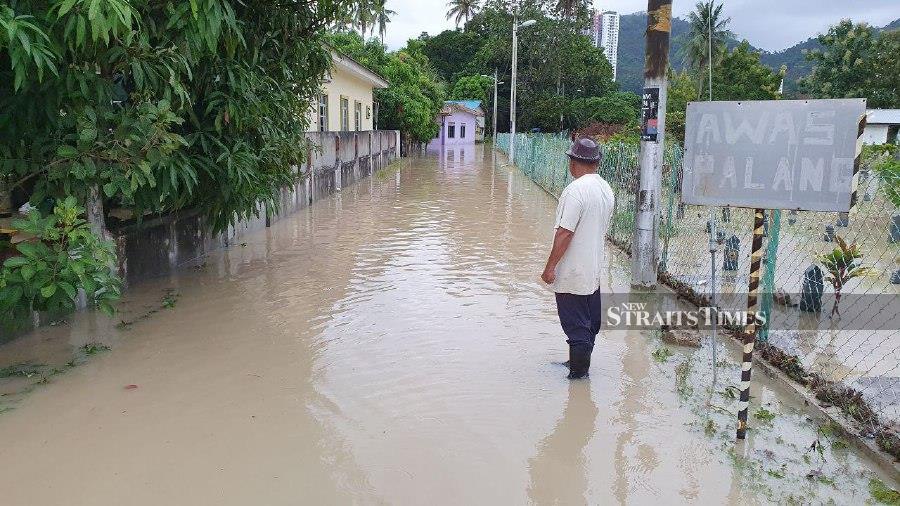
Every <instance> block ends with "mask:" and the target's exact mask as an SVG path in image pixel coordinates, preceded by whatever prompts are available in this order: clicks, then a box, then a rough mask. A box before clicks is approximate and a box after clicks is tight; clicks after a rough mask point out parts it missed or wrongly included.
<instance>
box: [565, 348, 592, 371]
mask: <svg viewBox="0 0 900 506" xmlns="http://www.w3.org/2000/svg"><path fill="white" fill-rule="evenodd" d="M590 367H591V350H590V349H589V348H587V349H586V348H583V347H581V346H570V347H569V379H581V378H586V377H587V375H588V369H590Z"/></svg>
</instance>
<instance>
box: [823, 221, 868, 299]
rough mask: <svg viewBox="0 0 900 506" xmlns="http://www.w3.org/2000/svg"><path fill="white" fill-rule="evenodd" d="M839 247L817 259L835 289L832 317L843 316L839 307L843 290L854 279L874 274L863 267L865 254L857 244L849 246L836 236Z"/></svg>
mask: <svg viewBox="0 0 900 506" xmlns="http://www.w3.org/2000/svg"><path fill="white" fill-rule="evenodd" d="M834 240H835V241H836V242H837V244H838V247H837V248H834V251H832V252H831V253H828V254H826V255H820V256H818V257H816V259H817V260H818V261H819V262H820V263H821V264H822V267H824V268H825V271H826V272H827V273H828V275H827V276H826V278H825V279H826V280H828V282H829V283H831V286H832V287H834V306H832V307H831V316H835V315H837V316H838V317H840V316H841V313H840V310H839V309H838V306H839V305H840V303H841V289H842V288H843V287H844V285H846V284H847V282H848V281H850V280H851V279H853V278H858V277H862V276H866V275H868V274H869V273H871V272H873V269H872V268H871V267H863V266H862V257H863V254H862V252H861V251H860V249H859V245H857V244H856V243H853V244H850V245H849V246H848V245H847V243H846V241H844V239H843V238H841V236H835V237H834Z"/></svg>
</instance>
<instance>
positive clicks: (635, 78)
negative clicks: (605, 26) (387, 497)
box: [616, 12, 900, 93]
mask: <svg viewBox="0 0 900 506" xmlns="http://www.w3.org/2000/svg"><path fill="white" fill-rule="evenodd" d="M646 28H647V13H646V12H636V13H634V14H625V15H622V16H621V17H620V19H619V62H618V63H619V67H618V69H617V74H618V75H617V77H616V81H617V82H618V83H619V87H620V88H621V89H623V90H628V91H633V92H635V93H640V91H641V88H642V87H643V85H644V78H643V70H644V31H645V30H646ZM688 29H689V25H688V22H687V21H685V20H683V19H681V18H674V19H673V20H672V41H671V44H670V46H669V61H670V62H671V64H672V66H673V67H674V68H675V69H678V70H680V69H681V68H682V64H683V60H684V58H683V56H682V55H681V47H682V46H683V38H684V34H686V33H687V31H688ZM825 29H826V27H823V31H824V30H825ZM879 29H880V30H894V29H900V19H896V20H894V21H892V22H890V23H888V24H887V25H885V26H883V27H881V28H879ZM738 41H739V39H732V40H731V41H729V44H728V45H729V46H734V45H737V43H738ZM750 47H751V48H752V49H753V50H754V51H759V52H760V53H762V55H761V58H760V59H761V61H762V62H763V63H764V64H766V65H768V66H769V67H771V68H772V69H775V70H778V69H779V68H781V65H786V66H787V75H786V79H785V89H786V91H788V92H790V91H793V90H795V89H796V83H797V79H799V78H801V77H803V76H805V75H807V74H809V72H810V71H811V70H812V65H811V64H810V62H807V61H806V59H805V57H804V56H803V53H804V51H808V50H810V49H816V48H818V47H819V42H818V41H817V40H816V38H815V37H811V38H809V39H806V40H804V41H803V42H799V43H797V44H794V45H793V46H791V47H789V48H786V49H783V50H781V51H775V52H768V51H763V50H760V49H758V48H756V47H754V46H753V45H752V44H751V46H750Z"/></svg>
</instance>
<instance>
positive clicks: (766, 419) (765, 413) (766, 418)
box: [753, 408, 775, 423]
mask: <svg viewBox="0 0 900 506" xmlns="http://www.w3.org/2000/svg"><path fill="white" fill-rule="evenodd" d="M753 418H756V419H757V420H759V421H761V422H763V423H771V422H772V420H774V419H775V413H772V412H771V411H769V410H768V409H766V408H759V409H758V410H756V413H753Z"/></svg>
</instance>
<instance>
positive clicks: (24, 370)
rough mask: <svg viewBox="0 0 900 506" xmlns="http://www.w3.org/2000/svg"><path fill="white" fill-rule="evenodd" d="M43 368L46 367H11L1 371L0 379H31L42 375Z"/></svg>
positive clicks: (26, 365) (18, 365)
mask: <svg viewBox="0 0 900 506" xmlns="http://www.w3.org/2000/svg"><path fill="white" fill-rule="evenodd" d="M42 367H45V366H44V364H29V363H23V364H15V365H10V366H7V367H4V368H2V369H0V378H12V377H15V376H20V377H23V378H30V377H32V376H34V375H35V374H40V372H41V368H42Z"/></svg>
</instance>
